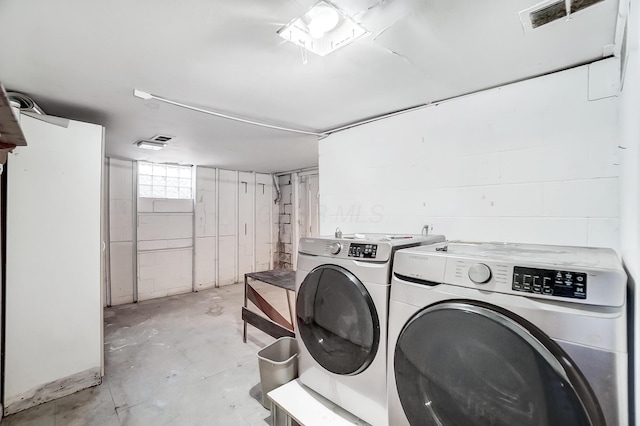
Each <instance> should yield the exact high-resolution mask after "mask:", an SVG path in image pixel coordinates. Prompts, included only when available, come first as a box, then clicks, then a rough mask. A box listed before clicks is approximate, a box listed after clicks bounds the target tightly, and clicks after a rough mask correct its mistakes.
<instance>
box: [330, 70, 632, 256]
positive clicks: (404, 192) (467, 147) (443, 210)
mask: <svg viewBox="0 0 640 426" xmlns="http://www.w3.org/2000/svg"><path fill="white" fill-rule="evenodd" d="M591 83H592V87H595V88H597V89H603V88H602V87H600V86H601V84H599V82H598V81H595V82H594V81H592V82H591ZM589 85H590V81H589V66H583V67H579V68H575V69H572V70H568V71H564V72H560V73H556V74H551V75H548V76H544V77H540V78H536V79H532V80H528V81H524V82H520V83H516V84H511V85H508V86H503V87H500V88H497V89H493V90H488V91H485V92H481V93H478V94H475V95H470V96H467V97H463V98H458V99H455V100H451V101H449V102H445V103H442V104H439V105H434V106H431V107H428V108H424V109H421V110H418V111H414V112H411V113H407V114H404V115H399V116H396V117H392V118H388V119H384V120H380V121H377V122H373V123H370V124H367V125H363V126H360V127H357V128H354V129H350V130H347V131H343V132H340V133H337V134H334V135H331V136H330V137H328V138H326V139H324V140H321V141H320V143H319V153H320V161H319V164H320V194H321V207H320V209H321V210H320V214H321V226H320V228H321V229H320V231H321V233H322V234H332V233H333V231H334V230H335V228H336V227H337V226H339V227H340V228H341V229H342V231H343V232H373V231H378V232H400V233H409V232H413V233H419V232H420V231H421V229H422V226H423V225H424V224H431V225H432V226H433V232H435V233H442V234H445V235H446V236H447V237H448V238H450V239H469V240H493V241H496V240H499V241H521V242H530V243H548V244H572V245H580V246H605V247H614V248H618V247H619V214H620V212H619V196H618V176H619V174H620V167H619V166H618V165H617V164H618V163H619V160H618V153H617V98H615V97H609V98H604V99H599V100H592V101H590V100H589ZM594 91H595V90H594ZM598 91H602V92H603V93H604V94H606V95H609V94H615V92H612V90H611V88H604V89H603V90H598Z"/></svg>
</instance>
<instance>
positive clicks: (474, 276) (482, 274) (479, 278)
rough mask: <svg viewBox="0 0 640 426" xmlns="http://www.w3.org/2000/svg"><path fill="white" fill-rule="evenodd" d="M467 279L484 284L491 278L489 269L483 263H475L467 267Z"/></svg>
mask: <svg viewBox="0 0 640 426" xmlns="http://www.w3.org/2000/svg"><path fill="white" fill-rule="evenodd" d="M469 279H470V280H471V281H473V282H474V283H476V284H485V283H486V282H488V281H489V280H490V279H491V269H490V268H489V267H488V266H487V265H485V264H484V263H476V264H475V265H473V266H472V267H471V268H469Z"/></svg>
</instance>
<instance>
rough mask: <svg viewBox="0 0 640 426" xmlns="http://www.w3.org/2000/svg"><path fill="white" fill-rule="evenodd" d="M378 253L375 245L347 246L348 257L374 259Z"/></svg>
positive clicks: (352, 244)
mask: <svg viewBox="0 0 640 426" xmlns="http://www.w3.org/2000/svg"><path fill="white" fill-rule="evenodd" d="M377 251H378V245H377V244H354V243H351V244H350V245H349V257H362V258H366V259H375V258H376V252H377Z"/></svg>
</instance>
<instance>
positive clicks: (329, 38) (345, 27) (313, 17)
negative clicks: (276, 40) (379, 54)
mask: <svg viewBox="0 0 640 426" xmlns="http://www.w3.org/2000/svg"><path fill="white" fill-rule="evenodd" d="M366 34H369V32H368V31H367V30H365V29H364V28H362V27H361V26H360V25H358V24H357V23H356V22H354V21H353V20H352V19H351V18H350V17H349V16H347V15H346V14H345V13H344V12H343V11H342V10H340V9H339V8H338V7H337V6H335V5H333V4H331V3H330V2H328V1H324V0H323V1H320V2H319V3H317V4H316V5H315V6H313V7H312V8H311V9H309V10H308V11H306V12H305V13H304V14H303V15H302V16H300V17H298V18H295V19H294V20H292V21H291V22H289V23H288V24H287V25H285V26H284V27H282V28H280V29H279V30H278V35H279V36H280V37H282V38H283V39H285V40H287V41H290V42H292V43H294V44H297V45H298V46H300V47H302V48H304V49H307V50H308V51H310V52H313V53H315V54H317V55H320V56H324V55H327V54H329V53H331V52H333V51H335V50H337V49H339V48H341V47H344V46H346V45H348V44H350V43H352V42H353V41H355V40H357V39H358V38H360V37H362V36H364V35H366Z"/></svg>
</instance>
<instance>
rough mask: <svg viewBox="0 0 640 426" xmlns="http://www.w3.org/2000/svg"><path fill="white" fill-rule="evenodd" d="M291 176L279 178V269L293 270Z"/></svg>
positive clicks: (277, 262) (277, 263)
mask: <svg viewBox="0 0 640 426" xmlns="http://www.w3.org/2000/svg"><path fill="white" fill-rule="evenodd" d="M291 179H292V178H291V174H286V175H283V176H279V177H278V185H279V186H280V201H279V203H278V211H279V215H278V248H277V259H276V265H277V267H278V268H284V269H293V256H295V253H294V252H293V239H294V232H293V221H294V217H293V184H292V180H291Z"/></svg>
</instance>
